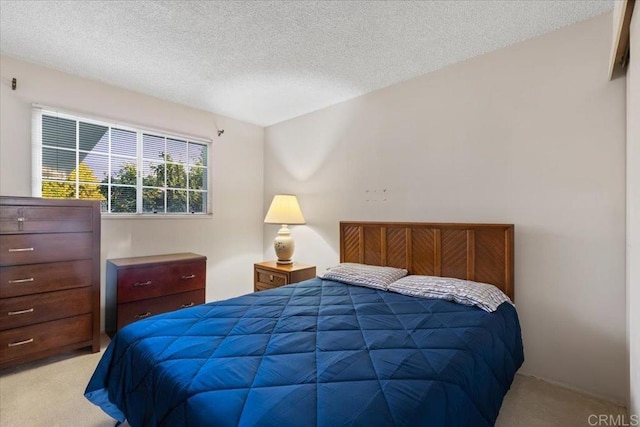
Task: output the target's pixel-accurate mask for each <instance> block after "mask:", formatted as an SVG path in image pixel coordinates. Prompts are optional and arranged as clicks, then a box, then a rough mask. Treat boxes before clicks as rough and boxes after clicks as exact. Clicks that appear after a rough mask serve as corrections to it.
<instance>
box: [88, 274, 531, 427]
mask: <svg viewBox="0 0 640 427" xmlns="http://www.w3.org/2000/svg"><path fill="white" fill-rule="evenodd" d="M522 362H523V350H522V340H521V335H520V326H519V322H518V317H517V314H516V311H515V309H514V307H513V306H511V305H509V304H508V303H504V304H502V305H501V306H500V307H499V308H498V310H497V311H496V312H494V313H487V312H485V311H483V310H481V309H479V308H476V307H468V306H463V305H459V304H456V303H453V302H448V301H442V300H431V299H420V298H416V297H409V296H404V295H400V294H396V293H392V292H384V291H378V290H373V289H369V288H364V287H357V286H350V285H345V284H342V283H337V282H332V281H323V280H321V279H313V280H309V281H306V282H302V283H299V284H297V285H290V286H284V287H281V288H277V289H273V290H269V291H263V292H259V293H253V294H249V295H245V296H241V297H238V298H233V299H229V300H226V301H219V302H214V303H210V304H205V305H201V306H197V307H193V308H190V309H183V310H179V311H175V312H172V313H167V314H163V315H159V316H155V317H152V318H149V319H145V320H140V321H138V322H136V323H133V324H131V325H129V326H127V327H125V328H124V329H122V330H121V331H120V332H119V333H118V334H117V335H116V336H115V337H114V339H113V340H112V341H111V343H110V345H109V347H108V348H107V350H106V351H105V354H104V355H103V357H102V359H101V361H100V363H99V364H98V367H97V368H96V371H95V373H94V375H93V377H92V378H91V381H90V382H89V385H88V386H87V390H86V392H85V395H86V397H87V398H88V399H89V400H91V401H92V402H93V403H95V404H97V405H99V406H100V407H102V409H103V410H104V411H105V412H107V413H108V414H109V415H111V416H113V417H114V418H116V419H118V420H121V421H122V420H124V419H125V418H126V419H127V420H128V422H129V423H130V424H131V425H132V426H134V427H136V426H153V425H161V426H171V427H173V426H183V425H189V426H218V425H220V426H235V425H243V426H255V425H263V426H278V427H282V426H307V425H308V426H337V425H362V426H374V425H384V426H388V425H406V426H417V425H428V426H490V425H493V424H494V422H495V419H496V417H497V416H498V411H499V409H500V405H501V404H502V399H503V398H504V395H505V394H506V392H507V390H508V389H509V386H510V385H511V382H512V380H513V376H514V374H515V372H516V370H517V369H518V368H519V367H520V365H521V364H522Z"/></svg>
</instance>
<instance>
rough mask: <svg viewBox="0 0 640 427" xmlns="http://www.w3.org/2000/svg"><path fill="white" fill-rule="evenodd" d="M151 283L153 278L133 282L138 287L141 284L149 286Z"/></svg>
mask: <svg viewBox="0 0 640 427" xmlns="http://www.w3.org/2000/svg"><path fill="white" fill-rule="evenodd" d="M149 285H151V280H147V281H146V282H136V283H134V284H133V286H135V287H136V288H138V287H140V286H149Z"/></svg>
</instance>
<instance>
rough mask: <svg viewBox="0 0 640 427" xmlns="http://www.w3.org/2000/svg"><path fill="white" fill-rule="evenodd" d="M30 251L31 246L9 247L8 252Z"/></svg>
mask: <svg viewBox="0 0 640 427" xmlns="http://www.w3.org/2000/svg"><path fill="white" fill-rule="evenodd" d="M30 251H33V248H17V249H9V252H30Z"/></svg>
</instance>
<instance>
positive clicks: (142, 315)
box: [136, 311, 151, 319]
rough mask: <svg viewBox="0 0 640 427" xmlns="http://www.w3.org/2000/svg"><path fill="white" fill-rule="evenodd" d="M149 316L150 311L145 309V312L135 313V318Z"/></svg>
mask: <svg viewBox="0 0 640 427" xmlns="http://www.w3.org/2000/svg"><path fill="white" fill-rule="evenodd" d="M149 316H151V312H150V311H147V312H146V313H142V314H136V319H144V318H145V317H149Z"/></svg>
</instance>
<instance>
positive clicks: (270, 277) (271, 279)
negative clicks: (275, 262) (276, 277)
mask: <svg viewBox="0 0 640 427" xmlns="http://www.w3.org/2000/svg"><path fill="white" fill-rule="evenodd" d="M269 281H270V282H273V274H271V275H269Z"/></svg>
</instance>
